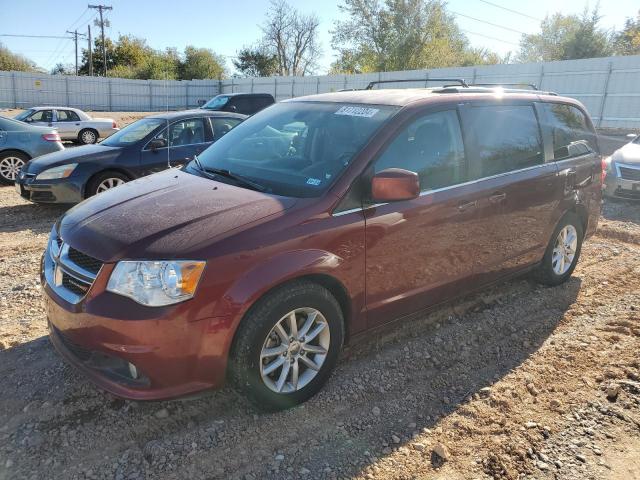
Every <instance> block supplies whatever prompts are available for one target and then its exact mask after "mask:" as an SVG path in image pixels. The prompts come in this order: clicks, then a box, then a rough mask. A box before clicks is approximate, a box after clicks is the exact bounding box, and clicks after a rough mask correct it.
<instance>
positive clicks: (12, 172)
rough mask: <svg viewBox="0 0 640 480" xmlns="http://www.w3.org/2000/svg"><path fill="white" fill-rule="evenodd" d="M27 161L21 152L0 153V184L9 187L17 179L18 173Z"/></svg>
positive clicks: (27, 158)
mask: <svg viewBox="0 0 640 480" xmlns="http://www.w3.org/2000/svg"><path fill="white" fill-rule="evenodd" d="M28 161H29V157H28V156H26V155H25V154H24V153H22V152H15V151H7V152H2V153H0V183H3V184H7V185H10V184H12V183H14V182H15V181H16V178H18V173H20V170H21V169H22V167H23V166H24V164H25V163H27V162H28Z"/></svg>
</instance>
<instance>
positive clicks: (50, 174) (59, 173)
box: [36, 163, 78, 180]
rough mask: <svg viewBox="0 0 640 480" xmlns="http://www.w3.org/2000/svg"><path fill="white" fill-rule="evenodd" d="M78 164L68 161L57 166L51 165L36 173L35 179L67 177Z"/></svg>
mask: <svg viewBox="0 0 640 480" xmlns="http://www.w3.org/2000/svg"><path fill="white" fill-rule="evenodd" d="M77 166H78V164H77V163H69V164H67V165H60V166H59V167H53V168H50V169H48V170H45V171H44V172H41V173H39V174H38V175H36V180H53V179H56V178H67V177H68V176H69V175H71V173H73V171H74V170H75V168H76V167H77Z"/></svg>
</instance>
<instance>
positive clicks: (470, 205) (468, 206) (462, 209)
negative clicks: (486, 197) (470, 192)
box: [458, 200, 478, 212]
mask: <svg viewBox="0 0 640 480" xmlns="http://www.w3.org/2000/svg"><path fill="white" fill-rule="evenodd" d="M477 205H478V201H477V200H474V201H473V202H467V203H461V204H460V205H458V211H459V212H466V211H467V210H469V209H471V208H475V207H476V206H477Z"/></svg>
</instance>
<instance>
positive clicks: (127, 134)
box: [101, 118, 167, 147]
mask: <svg viewBox="0 0 640 480" xmlns="http://www.w3.org/2000/svg"><path fill="white" fill-rule="evenodd" d="M166 123H167V121H166V120H162V119H160V118H143V119H142V120H138V121H137V122H133V123H132V124H130V125H127V126H126V127H124V128H123V129H122V130H120V131H119V132H116V133H114V134H113V135H111V136H110V137H109V138H107V139H106V140H103V141H102V142H101V144H102V145H106V146H107V147H126V146H128V145H131V144H133V143H136V142H139V141H140V140H142V139H143V138H144V137H146V136H147V135H149V134H150V133H151V132H153V131H154V130H155V129H156V128H158V127H159V126H160V125H164V124H166Z"/></svg>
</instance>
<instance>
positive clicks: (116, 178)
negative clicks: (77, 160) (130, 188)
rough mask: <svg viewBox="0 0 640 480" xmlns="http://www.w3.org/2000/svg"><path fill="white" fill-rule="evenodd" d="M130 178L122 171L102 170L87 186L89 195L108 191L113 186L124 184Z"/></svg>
mask: <svg viewBox="0 0 640 480" xmlns="http://www.w3.org/2000/svg"><path fill="white" fill-rule="evenodd" d="M128 181H129V178H128V177H127V176H126V175H124V174H122V173H120V172H111V171H107V172H102V173H100V174H98V175H97V176H95V177H93V178H92V179H91V181H90V182H89V185H88V186H87V195H86V196H87V197H91V196H93V195H97V194H98V193H102V192H106V191H107V190H110V189H112V188H115V187H118V186H120V185H124V184H125V183H127V182H128Z"/></svg>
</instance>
